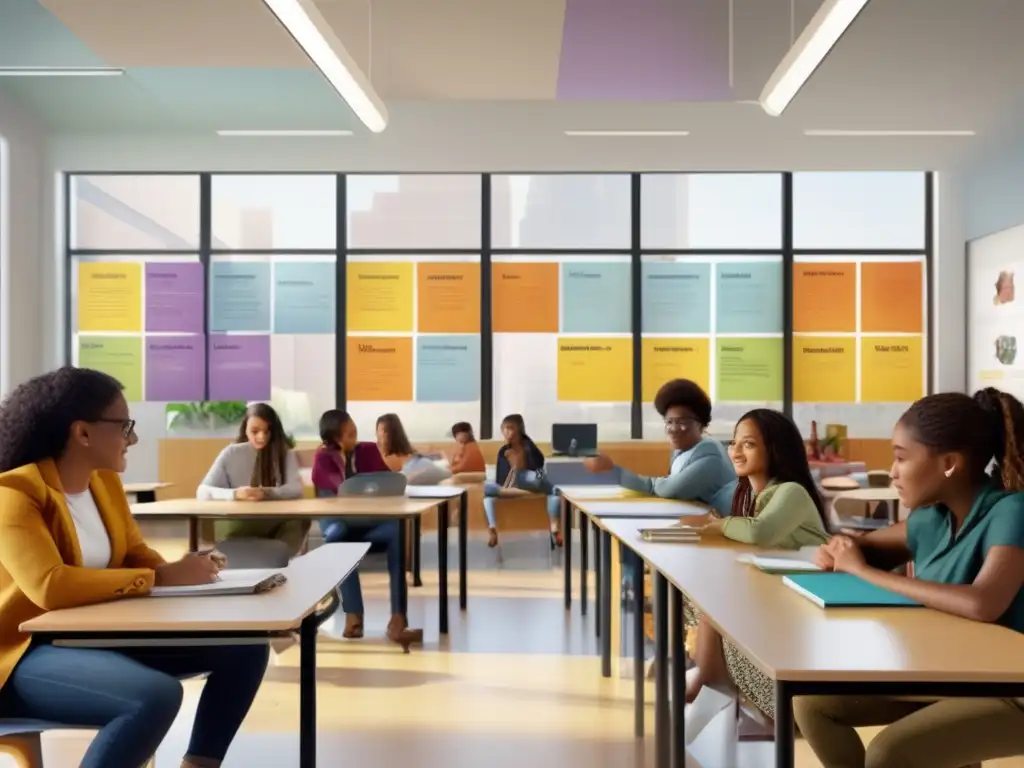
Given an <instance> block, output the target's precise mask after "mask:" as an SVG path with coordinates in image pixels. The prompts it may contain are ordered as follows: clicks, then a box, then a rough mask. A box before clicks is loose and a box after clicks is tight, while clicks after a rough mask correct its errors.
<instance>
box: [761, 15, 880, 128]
mask: <svg viewBox="0 0 1024 768" xmlns="http://www.w3.org/2000/svg"><path fill="white" fill-rule="evenodd" d="M867 4H868V0H825V2H824V3H822V5H821V7H820V8H819V9H818V12H817V13H816V14H814V18H812V19H811V21H810V23H809V24H808V25H807V27H806V28H805V29H804V31H803V32H801V33H800V37H798V38H797V40H796V42H795V43H793V47H792V48H790V49H789V52H788V53H786V55H785V57H784V58H783V59H782V63H780V64H779V66H778V68H777V69H776V70H775V72H774V73H773V74H772V76H771V78H770V79H769V80H768V84H767V85H766V86H765V87H764V90H763V91H762V92H761V107H762V109H764V111H765V112H767V113H768V114H769V115H773V116H775V117H778V116H779V115H781V114H782V112H783V111H784V110H785V109H786V107H787V106H788V105H789V102H790V101H792V100H793V97H794V96H796V95H797V93H798V92H799V91H800V89H801V88H803V87H804V83H806V82H807V81H808V80H809V79H810V77H811V75H812V74H814V70H816V69H817V68H818V65H819V64H821V62H822V61H823V60H824V59H825V57H826V56H827V55H828V53H829V51H831V50H832V47H833V46H834V45H835V44H836V43H837V42H839V38H840V37H842V36H843V33H844V32H846V30H847V29H848V28H849V26H850V25H851V24H852V23H853V20H854V19H856V18H857V14H859V13H860V12H861V11H862V10H864V6H866V5H867Z"/></svg>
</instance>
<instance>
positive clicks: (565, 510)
mask: <svg viewBox="0 0 1024 768" xmlns="http://www.w3.org/2000/svg"><path fill="white" fill-rule="evenodd" d="M562 542H563V545H564V547H563V549H564V550H565V554H564V555H563V557H564V559H565V560H564V563H563V566H564V568H565V610H567V611H568V610H569V609H570V608H572V505H571V504H569V502H567V501H566V500H565V498H564V497H563V498H562Z"/></svg>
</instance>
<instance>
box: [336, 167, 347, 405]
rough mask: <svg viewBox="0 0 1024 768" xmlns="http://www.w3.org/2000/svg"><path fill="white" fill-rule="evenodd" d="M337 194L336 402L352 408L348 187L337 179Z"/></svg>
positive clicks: (339, 177)
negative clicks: (349, 404) (349, 390)
mask: <svg viewBox="0 0 1024 768" xmlns="http://www.w3.org/2000/svg"><path fill="white" fill-rule="evenodd" d="M335 179H336V184H335V193H334V200H335V206H334V238H335V240H334V248H335V260H334V402H335V408H339V409H341V410H345V408H346V406H347V405H348V186H347V181H346V178H345V174H343V173H339V174H338V175H337V176H336V177H335Z"/></svg>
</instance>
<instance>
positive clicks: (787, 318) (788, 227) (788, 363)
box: [782, 173, 793, 418]
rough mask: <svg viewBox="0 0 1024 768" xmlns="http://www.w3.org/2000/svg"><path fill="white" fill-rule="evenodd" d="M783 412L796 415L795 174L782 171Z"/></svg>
mask: <svg viewBox="0 0 1024 768" xmlns="http://www.w3.org/2000/svg"><path fill="white" fill-rule="evenodd" d="M782 412H783V413H784V414H786V415H787V416H789V417H790V418H792V417H793V174H792V173H784V174H782Z"/></svg>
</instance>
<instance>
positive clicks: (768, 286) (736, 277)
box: [715, 260, 782, 333]
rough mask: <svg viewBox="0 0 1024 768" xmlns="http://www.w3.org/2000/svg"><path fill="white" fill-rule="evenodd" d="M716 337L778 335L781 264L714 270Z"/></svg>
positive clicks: (729, 264) (744, 263) (750, 264)
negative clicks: (721, 335)
mask: <svg viewBox="0 0 1024 768" xmlns="http://www.w3.org/2000/svg"><path fill="white" fill-rule="evenodd" d="M715 280H716V283H715V288H716V291H715V299H716V304H717V307H718V310H717V312H716V318H715V332H716V333H782V261H781V260H779V261H767V260H765V261H736V262H722V263H719V264H718V265H717V266H716V268H715Z"/></svg>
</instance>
